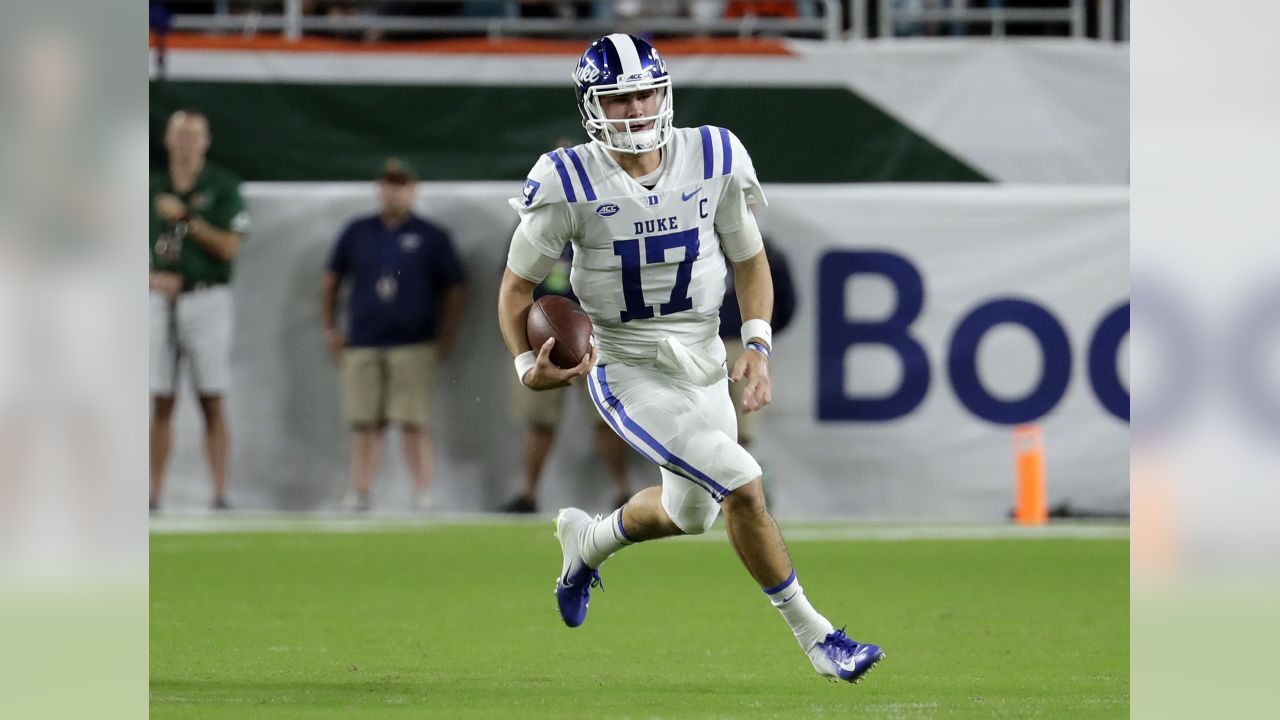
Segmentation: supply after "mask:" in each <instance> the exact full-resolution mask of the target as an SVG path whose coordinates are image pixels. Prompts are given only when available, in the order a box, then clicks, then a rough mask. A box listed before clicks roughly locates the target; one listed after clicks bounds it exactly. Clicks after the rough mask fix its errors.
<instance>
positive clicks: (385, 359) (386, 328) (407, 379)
mask: <svg viewBox="0 0 1280 720" xmlns="http://www.w3.org/2000/svg"><path fill="white" fill-rule="evenodd" d="M416 191H417V176H416V174H415V173H414V172H413V170H412V168H410V167H409V166H408V165H406V164H404V163H403V162H401V161H400V160H397V159H395V158H392V159H390V160H388V161H387V162H386V165H385V166H384V167H383V169H382V173H381V174H380V175H379V176H378V197H379V204H380V208H379V211H378V213H377V214H374V215H369V216H365V217H360V218H357V219H355V220H353V221H352V222H351V223H350V224H349V225H347V227H346V229H345V230H343V232H342V235H341V236H339V238H338V241H337V243H336V244H335V245H334V248H333V253H332V254H331V256H330V258H329V266H328V271H327V272H326V273H325V276H324V284H323V287H324V294H323V305H322V307H321V313H322V317H323V320H324V332H325V341H326V343H327V344H328V346H329V349H330V351H331V352H332V353H333V354H334V356H335V357H336V358H339V360H340V363H341V365H342V385H343V405H344V408H345V414H346V418H347V422H348V423H350V425H351V470H350V474H351V491H350V493H349V494H348V496H347V498H346V500H345V501H344V503H343V505H344V507H346V508H347V509H352V510H360V511H363V510H368V509H369V507H370V491H371V489H372V486H373V478H374V475H375V474H376V473H377V469H378V463H379V461H380V459H381V456H382V446H383V432H384V430H385V429H386V426H387V424H388V423H393V424H396V425H399V426H400V427H401V430H402V433H403V445H404V452H405V463H406V465H407V466H408V467H409V471H410V473H411V474H412V476H413V487H414V495H413V507H414V509H417V510H425V509H427V508H428V507H429V506H430V505H431V504H432V503H431V500H430V495H429V492H430V489H431V479H432V466H433V463H434V455H435V452H434V447H433V442H432V436H431V426H430V419H431V390H432V384H433V380H434V376H435V365H436V362H437V361H438V360H444V359H446V358H447V357H448V356H449V353H450V351H451V350H452V349H453V343H454V340H455V339H456V338H457V334H458V328H459V326H460V323H461V320H462V308H463V304H464V302H465V297H466V286H465V280H466V278H465V274H464V272H463V268H462V264H461V262H460V261H459V260H458V256H457V254H456V253H455V252H454V249H453V244H452V242H451V241H450V240H449V235H448V234H447V233H446V232H445V231H444V230H442V229H441V228H439V227H437V226H436V225H434V224H432V223H430V222H428V221H426V220H424V219H422V218H420V217H418V216H417V215H415V214H414V213H413V201H414V197H415V194H416ZM344 281H345V282H349V283H350V300H349V302H348V306H347V331H346V334H345V335H344V334H343V333H342V332H341V331H340V330H339V329H338V324H337V322H336V309H337V300H338V289H339V287H340V286H341V285H342V283H343V282H344Z"/></svg>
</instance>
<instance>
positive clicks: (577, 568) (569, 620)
mask: <svg viewBox="0 0 1280 720" xmlns="http://www.w3.org/2000/svg"><path fill="white" fill-rule="evenodd" d="M590 522H591V516H590V515H587V514H586V513H585V512H583V511H581V510H579V509H578V508H563V509H562V510H560V514H559V515H557V516H556V538H557V539H558V540H560V550H561V552H563V553H564V564H563V565H561V567H560V576H559V577H557V578H556V603H557V604H558V605H559V606H560V617H561V619H563V620H564V624H565V625H568V626H569V627H578V626H579V625H581V624H582V622H583V621H584V620H586V619H587V603H588V602H590V600H591V588H593V587H596V586H597V585H598V586H599V587H600V589H601V590H604V584H603V583H602V582H601V581H600V573H599V572H597V571H596V569H595V568H593V567H590V566H588V565H587V564H586V563H585V562H584V561H583V560H582V531H583V529H584V528H585V527H586V526H587V524H588V523H590Z"/></svg>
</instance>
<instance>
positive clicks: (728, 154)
mask: <svg viewBox="0 0 1280 720" xmlns="http://www.w3.org/2000/svg"><path fill="white" fill-rule="evenodd" d="M720 144H721V145H723V146H724V170H723V171H721V173H720V174H721V175H728V174H729V171H730V170H732V169H733V146H732V145H730V144H729V131H728V130H725V129H724V128H720Z"/></svg>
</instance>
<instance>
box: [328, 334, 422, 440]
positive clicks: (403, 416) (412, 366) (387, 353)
mask: <svg viewBox="0 0 1280 720" xmlns="http://www.w3.org/2000/svg"><path fill="white" fill-rule="evenodd" d="M435 375H436V347H435V345H433V344H431V343H422V344H419V345H399V346H396V347H388V348H367V347H356V348H347V349H346V350H344V351H343V352H342V405H343V408H344V409H345V412H346V417H347V422H348V423H350V424H352V425H382V424H384V423H388V422H391V423H397V424H401V425H417V426H425V425H427V424H428V423H429V422H430V420H431V389H432V387H433V386H434V385H435Z"/></svg>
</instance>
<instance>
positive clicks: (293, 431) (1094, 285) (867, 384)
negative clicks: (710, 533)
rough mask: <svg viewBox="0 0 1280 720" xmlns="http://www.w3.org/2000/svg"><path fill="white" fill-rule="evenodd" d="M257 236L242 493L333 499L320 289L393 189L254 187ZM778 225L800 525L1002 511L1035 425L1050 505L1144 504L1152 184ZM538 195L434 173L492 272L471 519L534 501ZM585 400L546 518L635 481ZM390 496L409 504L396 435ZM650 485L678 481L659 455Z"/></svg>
mask: <svg viewBox="0 0 1280 720" xmlns="http://www.w3.org/2000/svg"><path fill="white" fill-rule="evenodd" d="M245 189H246V195H247V197H248V199H249V202H250V209H251V213H252V215H253V220H254V230H253V234H252V236H251V237H250V239H249V241H248V242H247V243H246V244H245V246H244V248H243V250H242V255H241V258H240V261H239V263H238V268H237V272H236V277H235V281H234V292H235V296H236V300H237V310H236V313H237V316H236V321H237V330H236V335H235V346H234V350H233V381H234V382H233V386H232V387H233V390H232V392H231V394H230V396H229V398H228V405H229V413H230V420H231V428H232V433H233V452H232V454H233V460H232V480H231V483H232V492H233V497H234V498H235V500H236V502H237V503H238V504H239V506H240V507H243V508H246V509H293V510H311V509H321V508H326V507H331V506H332V504H333V503H334V502H336V500H337V499H338V498H339V497H340V496H341V494H342V492H343V489H344V487H345V475H346V446H347V440H346V435H345V430H344V428H343V426H342V421H341V408H340V393H339V385H338V373H337V368H336V366H335V365H334V363H333V362H332V361H331V360H330V359H329V357H328V356H327V354H326V352H325V347H324V343H323V340H322V335H321V330H320V318H319V297H320V277H321V274H322V272H323V267H324V264H325V260H326V257H327V254H328V252H329V248H330V246H331V244H332V242H333V241H334V239H335V237H336V235H337V233H338V231H339V229H340V228H341V227H342V225H343V224H344V222H345V221H346V220H347V219H348V218H349V217H351V216H352V215H354V214H357V213H364V212H370V211H372V210H373V208H374V207H375V200H374V196H373V186H372V183H250V184H248V185H246V188H245ZM766 190H767V192H768V193H769V198H770V206H769V207H768V208H766V209H764V210H762V211H761V213H760V216H761V224H762V227H763V228H764V229H765V231H766V232H767V233H768V234H770V235H771V236H772V237H773V238H774V239H775V242H776V244H777V245H778V247H779V248H781V249H782V251H784V252H786V253H787V255H788V259H789V260H790V261H791V267H792V272H793V273H794V275H795V281H796V285H797V290H798V294H799V303H800V304H799V308H798V311H797V315H796V318H795V320H794V322H793V327H792V328H791V329H789V330H788V332H786V333H785V334H782V335H780V336H779V337H778V339H777V349H776V354H775V360H774V373H775V390H774V404H773V405H772V406H771V407H770V408H769V409H768V411H767V413H766V415H765V416H764V420H763V429H762V432H761V437H760V438H759V439H758V441H757V445H756V446H755V447H754V448H753V450H754V452H755V453H756V454H757V455H758V457H759V458H760V459H761V461H762V464H763V465H764V466H765V468H766V474H767V477H768V479H769V483H770V485H771V495H772V496H773V503H774V506H775V509H776V511H777V512H778V514H779V515H780V516H783V517H840V518H863V519H904V520H974V521H982V520H993V519H999V518H1002V517H1004V516H1005V515H1006V513H1007V512H1008V510H1009V507H1010V501H1011V497H1012V487H1013V457H1012V429H1011V428H1012V425H1014V424H1016V423H1023V422H1030V423H1035V424H1039V425H1040V426H1042V428H1043V430H1044V434H1045V444H1046V453H1047V467H1048V478H1049V499H1050V502H1051V504H1053V505H1057V504H1060V503H1069V504H1070V505H1071V506H1072V507H1073V508H1075V509H1077V510H1090V511H1100V512H1125V511H1127V508H1128V438H1129V432H1128V393H1127V387H1128V377H1127V368H1128V361H1127V337H1128V317H1129V316H1128V293H1129V289H1128V288H1129V285H1128V205H1129V200H1128V190H1127V188H1124V187H1114V186H1097V187H1087V188H1085V187H1061V186H1038V187H1031V186H1022V187H1007V186H1005V187H998V186H992V185H981V184H979V185H974V184H961V185H904V184H885V185H865V184H863V185H857V184H842V185H831V184H823V185H766ZM518 192H519V184H518V183H508V182H502V183H494V182H484V183H423V185H422V187H421V198H420V200H421V202H420V208H419V209H420V211H421V212H422V213H423V214H424V215H426V216H428V217H431V218H433V219H435V220H437V221H438V222H440V223H441V224H443V225H444V226H446V227H447V228H448V229H449V230H450V231H451V232H452V233H453V235H454V238H455V241H456V242H457V244H458V248H459V252H460V254H461V255H462V257H463V259H464V262H465V263H466V265H467V268H468V271H469V273H470V277H471V286H470V293H469V305H468V308H467V322H466V325H465V329H464V330H463V333H462V336H461V337H460V339H459V347H458V351H457V355H456V356H455V357H454V358H452V359H451V360H450V361H449V362H448V363H446V364H444V365H443V366H442V368H441V374H440V376H439V381H438V384H437V399H436V404H435V410H434V413H435V414H434V417H435V423H436V428H437V433H438V448H439V462H438V467H439V478H440V479H439V488H440V493H441V498H442V500H443V502H444V505H445V507H446V508H448V509H450V510H455V511H479V510H489V509H492V508H493V507H495V506H496V505H497V504H498V503H499V502H500V501H501V500H503V499H504V498H505V497H506V496H507V495H508V494H509V493H510V492H511V491H512V489H513V488H514V487H515V485H516V480H517V478H518V473H519V467H518V464H519V452H520V451H519V447H520V437H521V435H520V433H521V428H519V427H518V426H517V424H516V423H515V422H514V421H512V420H511V419H510V418H509V417H508V414H507V405H508V393H509V389H510V382H509V378H508V376H509V375H510V374H511V372H512V370H511V363H510V360H509V358H508V356H507V353H506V350H505V348H504V346H503V344H502V340H501V338H500V336H499V333H498V329H497V323H496V320H495V317H496V305H495V298H496V291H497V285H498V280H499V277H500V274H501V271H502V267H503V263H504V260H505V254H506V248H507V241H508V238H509V236H510V232H511V230H512V227H513V224H514V215H513V214H512V213H511V212H510V210H509V209H508V208H507V207H506V205H505V202H504V199H505V198H506V197H508V196H512V195H516V194H518ZM579 412H580V404H578V403H574V404H572V405H571V406H570V418H569V423H570V424H569V425H568V426H567V428H568V429H567V430H566V431H565V432H563V433H562V436H561V437H560V438H559V439H558V441H557V447H556V449H555V451H554V453H553V455H552V459H551V462H550V465H549V467H548V470H547V474H546V479H545V481H544V485H545V490H544V493H543V497H542V500H543V502H544V504H545V506H546V507H552V508H554V507H556V506H557V505H558V504H560V503H567V502H573V503H577V504H582V505H584V506H586V507H596V508H599V509H604V504H605V503H606V502H607V500H608V497H609V494H610V488H609V486H608V483H607V482H606V481H605V479H604V475H603V471H602V469H601V468H600V467H599V465H598V461H597V460H596V459H595V458H594V455H593V452H592V450H591V447H590V445H591V443H590V434H589V433H588V432H586V431H585V430H584V428H585V427H586V425H585V423H584V422H583V420H584V418H582V417H580V416H579V414H578V413H579ZM177 422H178V427H179V429H178V431H177V432H176V433H175V451H174V457H173V460H172V466H171V467H172V473H171V478H172V479H171V481H170V485H169V490H168V491H167V498H166V499H167V505H168V506H169V507H172V508H180V507H183V506H188V507H193V506H201V505H203V504H204V502H205V501H206V499H207V493H208V491H207V482H206V481H205V471H204V467H203V460H202V458H201V452H200V447H199V444H198V435H199V434H198V432H197V430H198V426H199V419H198V414H197V413H196V411H195V410H194V401H193V398H191V397H190V395H189V394H188V395H186V396H184V397H183V398H182V400H181V402H180V412H179V416H178V421H177ZM387 459H388V462H387V464H386V466H385V470H384V473H383V477H382V479H381V480H380V481H379V484H378V488H377V490H376V492H375V498H376V499H377V503H378V504H379V505H380V506H382V507H388V508H390V507H396V506H397V505H402V504H403V503H404V502H406V501H407V498H408V493H409V490H408V488H409V482H408V479H407V476H406V474H405V472H404V469H403V467H402V466H401V465H400V461H399V459H398V452H397V448H396V446H395V443H394V441H393V443H392V444H391V446H389V448H388V456H387ZM633 469H634V472H633V474H632V475H633V479H634V480H635V481H636V482H637V483H650V482H654V481H656V477H657V473H656V471H655V470H654V469H653V468H652V467H651V466H647V465H645V464H644V463H643V462H641V461H639V460H638V459H636V462H635V464H634V465H633Z"/></svg>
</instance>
